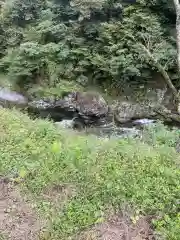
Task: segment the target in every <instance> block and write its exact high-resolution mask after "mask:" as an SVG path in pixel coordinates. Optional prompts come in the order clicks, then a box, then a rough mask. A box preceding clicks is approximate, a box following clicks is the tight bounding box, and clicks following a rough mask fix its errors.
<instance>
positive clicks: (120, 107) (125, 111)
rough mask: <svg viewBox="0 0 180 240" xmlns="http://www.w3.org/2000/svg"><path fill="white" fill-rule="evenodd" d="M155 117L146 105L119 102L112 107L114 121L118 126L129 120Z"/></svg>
mask: <svg viewBox="0 0 180 240" xmlns="http://www.w3.org/2000/svg"><path fill="white" fill-rule="evenodd" d="M153 116H155V113H154V112H153V111H152V109H151V107H150V106H148V104H139V103H133V102H120V103H117V104H116V106H115V107H114V120H115V121H116V123H117V124H118V123H119V124H124V123H126V122H129V121H131V120H135V119H142V118H150V117H153Z"/></svg>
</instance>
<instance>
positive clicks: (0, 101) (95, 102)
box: [0, 88, 180, 137]
mask: <svg viewBox="0 0 180 240" xmlns="http://www.w3.org/2000/svg"><path fill="white" fill-rule="evenodd" d="M148 92H150V93H151V97H150V96H149V95H148V94H146V97H144V98H143V101H142V100H140V101H139V102H134V101H130V100H129V101H125V100H119V101H114V102H112V103H111V104H108V103H107V102H106V101H105V99H104V98H103V97H102V96H101V95H100V94H99V93H96V92H67V93H64V95H63V96H62V98H60V99H53V100H50V99H36V100H32V99H28V98H27V97H25V96H23V95H22V94H20V93H17V92H14V91H11V90H9V89H6V88H0V105H1V106H2V107H5V108H12V107H16V108H19V109H21V110H22V111H26V112H28V114H29V115H30V116H31V117H32V118H36V117H37V118H47V119H50V120H52V121H53V122H54V124H55V126H56V127H57V128H58V127H61V128H71V129H75V130H77V131H81V132H82V131H83V132H85V133H87V134H95V135H98V136H101V137H105V136H106V137H110V136H116V137H125V136H139V135H140V134H141V130H142V129H143V128H144V126H147V125H150V124H154V123H155V122H156V121H157V120H161V121H163V122H164V123H165V124H167V123H168V124H172V125H176V126H178V125H179V123H180V117H179V114H177V113H176V112H175V113H174V112H173V110H172V109H169V108H167V105H168V104H167V99H168V98H167V97H164V95H165V94H164V93H165V92H166V91H164V90H161V91H160V90H158V91H156V90H151V91H149V90H148V91H146V93H148ZM152 93H153V94H154V95H155V97H154V95H153V98H152ZM164 99H165V100H166V102H164ZM157 103H158V104H157ZM157 106H158V107H157Z"/></svg>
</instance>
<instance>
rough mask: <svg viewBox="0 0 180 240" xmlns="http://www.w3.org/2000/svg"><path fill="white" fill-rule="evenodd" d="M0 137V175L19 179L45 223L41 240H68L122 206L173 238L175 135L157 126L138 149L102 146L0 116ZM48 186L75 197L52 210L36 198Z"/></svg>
mask: <svg viewBox="0 0 180 240" xmlns="http://www.w3.org/2000/svg"><path fill="white" fill-rule="evenodd" d="M0 132H1V134H0V172H1V174H4V175H13V173H14V172H19V174H20V175H26V176H23V177H24V182H23V183H21V184H20V187H22V191H25V192H26V193H28V194H29V195H31V196H33V199H34V200H35V201H36V204H37V209H38V210H39V211H40V213H41V214H42V216H43V217H44V218H45V219H49V221H50V227H49V229H48V231H49V233H50V236H49V238H48V239H54V240H55V239H68V237H70V236H74V235H75V234H77V233H78V232H79V231H81V230H84V229H86V228H88V227H90V226H92V225H93V224H95V223H97V222H101V221H103V219H104V214H105V212H106V211H107V210H108V208H109V207H113V208H114V209H121V207H122V206H124V205H129V206H132V207H133V209H134V210H138V211H139V212H141V213H142V214H153V215H155V216H158V217H159V220H158V221H155V222H154V226H155V227H156V230H157V231H161V233H162V234H164V235H165V236H166V238H167V239H170V240H176V239H177V240H178V239H180V227H179V226H180V214H179V203H178V201H179V200H180V169H179V166H180V165H179V163H180V157H179V154H177V153H176V152H175V149H174V144H175V141H176V139H177V137H179V132H178V131H175V130H174V131H172V132H170V131H168V130H167V129H165V128H164V127H162V126H161V125H159V126H157V127H156V128H153V129H150V130H148V131H147V132H146V133H145V138H144V139H143V141H141V142H140V141H138V140H133V139H129V140H128V139H126V140H125V139H124V140H122V139H121V140H117V139H116V140H113V139H112V140H110V141H108V142H106V141H102V140H99V139H97V138H96V137H95V136H80V135H77V134H76V133H72V132H70V131H64V130H62V131H60V132H58V131H57V129H56V128H55V127H54V126H53V124H52V123H50V122H47V121H43V120H34V121H32V120H30V119H29V118H28V117H27V116H26V115H23V114H20V113H19V112H17V111H15V110H14V111H11V112H10V110H4V109H0ZM24 173H25V174H24ZM53 185H61V186H62V185H66V186H72V187H73V189H74V192H75V194H73V195H72V196H71V197H69V198H67V199H66V201H65V202H64V203H63V204H62V202H59V204H53V203H52V202H50V201H49V200H47V199H44V198H43V194H42V193H43V192H44V191H45V190H46V189H47V188H48V187H51V186H53ZM69 239H70V238H69Z"/></svg>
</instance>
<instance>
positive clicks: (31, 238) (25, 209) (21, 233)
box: [0, 178, 43, 240]
mask: <svg viewBox="0 0 180 240" xmlns="http://www.w3.org/2000/svg"><path fill="white" fill-rule="evenodd" d="M42 228H43V222H42V221H40V219H39V218H38V216H37V213H35V211H34V209H33V207H32V204H30V202H28V201H27V200H25V199H24V198H23V197H22V196H21V194H20V191H19V190H18V188H17V187H16V186H14V185H13V184H12V183H11V182H9V181H8V180H7V179H3V178H0V232H1V233H2V234H3V235H4V236H6V237H7V239H11V240H37V239H39V236H40V232H41V230H42Z"/></svg>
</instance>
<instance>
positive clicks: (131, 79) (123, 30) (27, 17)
mask: <svg viewBox="0 0 180 240" xmlns="http://www.w3.org/2000/svg"><path fill="white" fill-rule="evenodd" d="M1 5H2V6H1V9H0V17H1V22H0V30H1V31H0V43H1V45H0V57H1V60H0V69H1V71H3V72H4V73H5V74H8V75H9V77H10V79H11V81H12V83H13V84H14V85H18V86H19V85H20V86H21V87H22V88H25V89H26V90H27V89H29V88H31V87H32V86H33V85H35V87H33V89H36V86H37V85H38V86H41V88H42V87H44V88H49V87H50V89H51V88H53V89H54V88H56V85H58V86H62V85H64V81H67V82H72V83H74V82H76V83H79V84H81V85H82V86H86V85H89V84H90V85H92V84H96V85H100V86H101V87H103V88H106V89H108V90H109V92H110V90H111V91H112V89H115V88H116V89H117V91H118V90H121V89H122V88H123V87H124V85H126V86H127V84H128V85H133V84H137V83H143V82H147V80H149V79H150V78H151V76H152V73H153V72H154V71H158V69H157V68H156V66H154V64H153V63H152V62H151V61H150V59H149V57H148V56H147V54H146V53H145V52H144V50H143V48H142V45H141V44H143V45H144V46H146V47H147V48H148V50H149V51H150V52H151V53H152V55H153V56H154V57H155V58H156V59H157V60H158V61H159V63H160V64H162V65H163V66H164V69H165V70H166V71H168V72H169V75H170V76H171V77H172V79H173V80H178V74H177V71H176V41H175V38H174V35H172V33H171V32H172V31H171V30H172V29H175V21H176V16H175V11H174V9H173V1H167V0H166V1H164V0H152V1H148V4H147V1H145V0H137V3H136V4H130V3H129V4H127V3H126V1H120V0H119V1H116V0H114V1H109V0H98V1H92V0H91V1H78V0H67V1H57V0H44V1H26V0H23V1H22V0H6V1H4V3H1ZM175 84H176V85H178V81H175ZM67 85H68V84H67ZM38 89H39V88H38ZM58 89H59V88H58ZM67 90H68V88H67ZM52 94H54V90H52ZM59 94H60V93H59Z"/></svg>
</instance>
